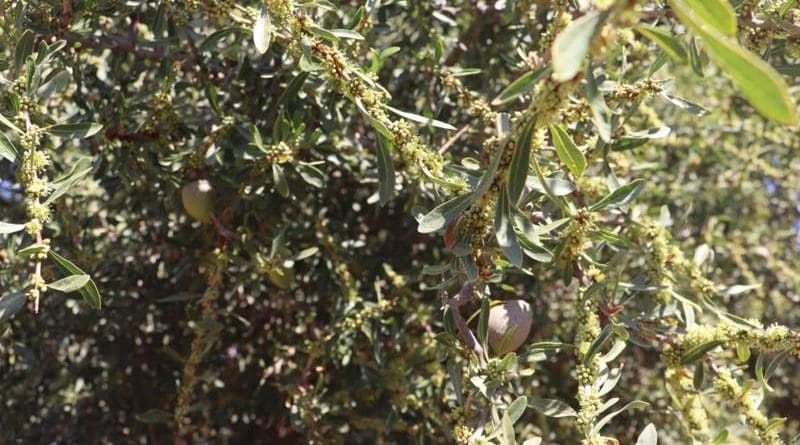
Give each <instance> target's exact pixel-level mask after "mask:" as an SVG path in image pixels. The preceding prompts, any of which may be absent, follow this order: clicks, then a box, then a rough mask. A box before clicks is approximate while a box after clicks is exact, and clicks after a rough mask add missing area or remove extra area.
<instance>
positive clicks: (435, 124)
mask: <svg viewBox="0 0 800 445" xmlns="http://www.w3.org/2000/svg"><path fill="white" fill-rule="evenodd" d="M386 108H388V109H389V111H391V112H392V113H394V114H396V115H398V116H400V117H404V118H406V119H408V120H410V121H413V122H418V123H420V124H424V125H430V126H432V127H436V128H441V129H443V130H455V129H456V127H454V126H452V125H450V124H448V123H447V122H442V121H438V120H436V119H432V118H428V117H425V116H420V115H419V114H414V113H409V112H406V111H401V110H398V109H397V108H394V107H390V106H388V105H387V106H386Z"/></svg>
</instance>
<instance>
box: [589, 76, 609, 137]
mask: <svg viewBox="0 0 800 445" xmlns="http://www.w3.org/2000/svg"><path fill="white" fill-rule="evenodd" d="M585 90H586V98H587V99H588V100H589V106H590V107H591V108H592V122H593V123H594V126H595V127H597V134H598V135H599V136H600V139H601V140H602V141H603V142H610V141H611V110H609V109H608V105H606V100H605V98H604V97H603V94H602V93H600V90H599V86H598V85H597V79H596V78H595V77H594V73H593V71H592V67H591V66H589V68H588V69H587V70H586V88H585Z"/></svg>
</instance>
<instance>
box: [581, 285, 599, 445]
mask: <svg viewBox="0 0 800 445" xmlns="http://www.w3.org/2000/svg"><path fill="white" fill-rule="evenodd" d="M597 295H598V293H597V292H596V291H590V290H589V289H588V288H581V289H580V290H579V291H578V297H577V300H576V302H575V313H576V317H575V326H576V331H575V358H576V359H577V361H578V363H579V364H578V366H577V367H576V370H575V378H576V379H577V381H578V394H577V399H578V405H579V407H580V409H579V410H578V417H577V420H576V426H577V428H578V431H580V432H581V433H582V434H584V436H585V437H584V440H583V442H582V443H584V444H592V443H595V442H596V441H597V440H599V439H600V436H599V434H597V433H592V424H593V423H594V421H595V419H596V417H597V410H598V409H599V408H600V405H601V400H600V395H599V392H598V385H597V381H598V378H599V376H600V363H599V358H598V356H597V355H594V356H593V357H592V358H591V360H589V362H588V363H585V361H586V354H587V353H588V352H589V348H590V347H591V344H592V343H593V342H594V340H595V339H596V338H597V336H598V335H599V334H600V330H601V329H600V318H599V315H598V303H597V298H596V296H597Z"/></svg>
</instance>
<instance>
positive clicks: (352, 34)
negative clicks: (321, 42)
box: [330, 28, 364, 40]
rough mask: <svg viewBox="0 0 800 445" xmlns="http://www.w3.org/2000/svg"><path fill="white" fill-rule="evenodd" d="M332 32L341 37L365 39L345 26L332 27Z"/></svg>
mask: <svg viewBox="0 0 800 445" xmlns="http://www.w3.org/2000/svg"><path fill="white" fill-rule="evenodd" d="M330 33H331V34H333V35H335V36H336V37H338V38H340V39H350V40H364V36H362V35H361V34H359V33H357V32H356V31H353V30H351V29H343V28H337V29H331V30H330Z"/></svg>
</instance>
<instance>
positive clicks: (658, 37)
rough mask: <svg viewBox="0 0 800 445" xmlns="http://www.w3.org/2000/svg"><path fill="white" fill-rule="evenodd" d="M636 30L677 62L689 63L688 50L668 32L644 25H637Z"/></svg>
mask: <svg viewBox="0 0 800 445" xmlns="http://www.w3.org/2000/svg"><path fill="white" fill-rule="evenodd" d="M634 29H636V31H638V32H639V34H641V35H643V36H645V37H647V38H648V39H649V40H651V41H652V42H653V43H655V44H656V45H658V47H659V48H661V50H662V51H664V52H665V53H666V54H667V55H668V56H669V57H670V58H671V59H672V60H674V61H675V62H678V63H681V64H685V63H687V62H688V61H689V55H688V54H687V52H686V48H684V47H683V44H681V42H680V40H678V39H677V38H676V37H675V36H673V35H672V33H670V32H669V31H668V30H666V29H662V28H656V27H655V26H649V25H643V24H642V25H637V26H636V27H635V28H634Z"/></svg>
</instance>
